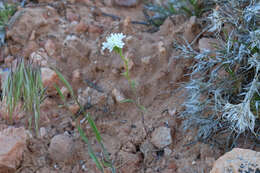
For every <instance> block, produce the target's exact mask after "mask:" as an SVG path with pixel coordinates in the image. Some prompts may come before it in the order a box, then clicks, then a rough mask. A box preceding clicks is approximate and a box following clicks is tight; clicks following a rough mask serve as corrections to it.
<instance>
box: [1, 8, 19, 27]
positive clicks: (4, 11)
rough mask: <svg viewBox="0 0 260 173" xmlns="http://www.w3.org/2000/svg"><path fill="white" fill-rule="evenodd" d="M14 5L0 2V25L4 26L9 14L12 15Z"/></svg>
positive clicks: (14, 9)
mask: <svg viewBox="0 0 260 173" xmlns="http://www.w3.org/2000/svg"><path fill="white" fill-rule="evenodd" d="M15 11H16V7H15V6H14V5H9V4H3V3H2V5H1V4H0V27H5V26H6V25H7V23H8V21H9V19H10V17H11V16H13V15H14V13H15Z"/></svg>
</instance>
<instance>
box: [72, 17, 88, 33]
mask: <svg viewBox="0 0 260 173" xmlns="http://www.w3.org/2000/svg"><path fill="white" fill-rule="evenodd" d="M74 29H75V32H76V33H78V34H80V33H84V32H86V31H87V30H88V26H87V25H86V23H85V22H84V21H82V20H81V21H80V22H79V23H78V24H77V25H76V26H75V28H74Z"/></svg>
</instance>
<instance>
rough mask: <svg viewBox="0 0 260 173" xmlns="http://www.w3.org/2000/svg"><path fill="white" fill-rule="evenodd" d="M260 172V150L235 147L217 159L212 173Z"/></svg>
mask: <svg viewBox="0 0 260 173" xmlns="http://www.w3.org/2000/svg"><path fill="white" fill-rule="evenodd" d="M225 172H232V173H241V172H252V173H258V172H260V152H256V151H253V150H249V149H241V148H234V149H233V150H232V151H230V152H227V153H225V154H224V155H223V156H221V157H220V158H218V160H217V161H215V163H214V166H213V168H212V170H211V171H210V173H225Z"/></svg>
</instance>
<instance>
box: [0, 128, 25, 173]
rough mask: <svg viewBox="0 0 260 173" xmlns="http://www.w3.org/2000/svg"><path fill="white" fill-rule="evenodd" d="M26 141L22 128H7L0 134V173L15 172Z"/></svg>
mask: <svg viewBox="0 0 260 173" xmlns="http://www.w3.org/2000/svg"><path fill="white" fill-rule="evenodd" d="M26 140H27V133H26V131H25V129H24V128H14V127H9V128H6V129H4V130H2V131H1V132H0V172H3V173H13V172H15V171H16V169H17V167H18V166H19V164H20V162H21V160H22V158H23V153H24V150H25V149H26Z"/></svg>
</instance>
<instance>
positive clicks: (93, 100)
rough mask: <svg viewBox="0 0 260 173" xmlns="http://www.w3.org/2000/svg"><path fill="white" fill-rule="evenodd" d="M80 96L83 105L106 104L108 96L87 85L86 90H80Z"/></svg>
mask: <svg viewBox="0 0 260 173" xmlns="http://www.w3.org/2000/svg"><path fill="white" fill-rule="evenodd" d="M78 93H79V94H78V98H79V101H80V103H81V104H82V105H85V104H87V103H90V104H91V105H105V104H106V101H107V96H106V94H105V93H103V92H99V91H97V90H96V89H93V88H90V87H87V88H86V89H85V90H83V91H80V90H79V92H78Z"/></svg>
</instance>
